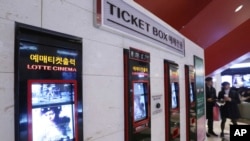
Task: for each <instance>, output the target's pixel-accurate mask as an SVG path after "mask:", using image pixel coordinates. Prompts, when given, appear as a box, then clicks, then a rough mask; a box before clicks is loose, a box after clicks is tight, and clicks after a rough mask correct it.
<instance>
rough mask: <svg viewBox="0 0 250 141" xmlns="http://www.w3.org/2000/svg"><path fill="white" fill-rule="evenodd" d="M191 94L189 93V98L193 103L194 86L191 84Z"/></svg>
mask: <svg viewBox="0 0 250 141" xmlns="http://www.w3.org/2000/svg"><path fill="white" fill-rule="evenodd" d="M189 89H190V93H189V97H190V102H191V103H192V102H193V101H194V87H193V85H192V84H191V83H190V88H189Z"/></svg>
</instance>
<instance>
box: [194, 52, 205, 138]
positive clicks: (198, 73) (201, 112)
mask: <svg viewBox="0 0 250 141" xmlns="http://www.w3.org/2000/svg"><path fill="white" fill-rule="evenodd" d="M194 68H195V86H196V88H195V91H196V112H197V113H196V114H197V115H196V116H197V140H198V141H204V140H205V138H206V115H205V92H204V90H205V89H204V86H205V83H204V78H205V75H204V63H203V59H202V58H200V57H197V56H194Z"/></svg>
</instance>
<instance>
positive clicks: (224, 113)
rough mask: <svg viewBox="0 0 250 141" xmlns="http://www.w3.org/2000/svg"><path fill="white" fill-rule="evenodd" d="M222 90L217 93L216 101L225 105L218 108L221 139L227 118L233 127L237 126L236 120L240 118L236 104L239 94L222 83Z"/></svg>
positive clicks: (226, 83) (227, 84)
mask: <svg viewBox="0 0 250 141" xmlns="http://www.w3.org/2000/svg"><path fill="white" fill-rule="evenodd" d="M221 85H222V89H221V91H220V92H219V95H218V99H219V100H220V101H224V102H225V105H223V106H221V107H220V115H221V134H220V136H221V137H224V129H225V123H226V120H227V118H230V119H231V122H232V123H233V125H237V120H238V119H239V118H240V111H239V108H238V104H239V103H240V98H239V94H238V93H237V91H236V90H234V89H232V88H231V87H230V83H229V82H223V83H222V84H221Z"/></svg>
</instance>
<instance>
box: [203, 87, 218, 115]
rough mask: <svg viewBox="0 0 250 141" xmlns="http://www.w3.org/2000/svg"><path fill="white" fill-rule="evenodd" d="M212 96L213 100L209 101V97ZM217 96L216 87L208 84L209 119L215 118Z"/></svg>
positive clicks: (207, 107) (207, 104)
mask: <svg viewBox="0 0 250 141" xmlns="http://www.w3.org/2000/svg"><path fill="white" fill-rule="evenodd" d="M209 98H212V99H213V101H212V102H209V101H207V99H209ZM216 99H217V96H216V90H215V88H214V87H210V88H209V87H208V86H206V117H207V119H212V118H213V107H214V105H215V102H216Z"/></svg>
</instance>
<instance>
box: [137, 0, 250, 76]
mask: <svg viewBox="0 0 250 141" xmlns="http://www.w3.org/2000/svg"><path fill="white" fill-rule="evenodd" d="M134 1H135V2H136V3H138V4H140V5H141V6H143V7H144V8H145V9H147V10H149V11H151V12H152V13H153V14H155V15H156V16H157V17H159V18H160V19H162V20H163V21H165V22H166V23H167V24H169V25H170V26H172V27H173V28H175V29H176V30H177V31H179V32H180V33H182V34H183V35H184V36H186V37H187V38H189V39H190V40H191V41H193V42H194V43H196V44H197V45H199V46H200V47H201V48H203V49H204V55H205V71H206V72H205V73H206V75H210V74H213V73H214V72H218V71H223V69H227V67H228V65H230V64H232V63H238V62H241V61H243V60H245V59H247V58H249V57H250V55H249V53H248V52H250V19H249V18H250V0H134ZM240 5H243V7H242V9H241V10H240V11H238V12H235V9H236V8H237V7H238V6H240Z"/></svg>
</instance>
